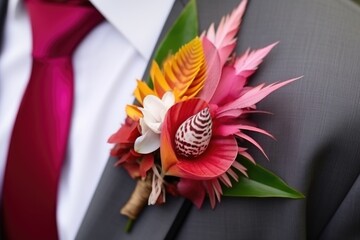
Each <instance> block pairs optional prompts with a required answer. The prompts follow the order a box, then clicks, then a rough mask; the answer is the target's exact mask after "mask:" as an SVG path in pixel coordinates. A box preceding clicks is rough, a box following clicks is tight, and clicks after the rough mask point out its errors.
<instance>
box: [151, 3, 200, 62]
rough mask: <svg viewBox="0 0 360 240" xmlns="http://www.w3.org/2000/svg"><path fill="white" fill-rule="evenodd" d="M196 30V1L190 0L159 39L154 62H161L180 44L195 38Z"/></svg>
mask: <svg viewBox="0 0 360 240" xmlns="http://www.w3.org/2000/svg"><path fill="white" fill-rule="evenodd" d="M198 31H199V24H198V15H197V8H196V1H195V0H191V1H189V3H188V4H187V5H186V6H185V8H184V9H183V10H182V12H181V13H180V15H179V17H178V18H177V19H176V21H175V22H174V24H173V25H172V27H171V28H170V29H169V31H168V32H167V34H166V35H165V37H164V39H163V40H162V41H161V43H160V45H159V48H158V49H157V50H156V52H155V55H154V56H155V57H154V59H155V60H156V62H157V63H158V64H161V63H162V62H163V61H164V59H165V58H166V57H167V56H168V55H169V54H173V53H175V52H177V51H178V50H179V49H180V47H181V46H182V45H184V44H186V43H188V42H189V41H190V40H192V39H193V38H195V37H196V36H197V35H198Z"/></svg>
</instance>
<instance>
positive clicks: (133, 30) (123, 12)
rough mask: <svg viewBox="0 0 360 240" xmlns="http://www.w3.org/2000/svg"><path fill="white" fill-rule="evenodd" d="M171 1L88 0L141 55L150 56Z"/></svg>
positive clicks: (147, 57)
mask: <svg viewBox="0 0 360 240" xmlns="http://www.w3.org/2000/svg"><path fill="white" fill-rule="evenodd" d="M174 1H175V0H151V1H149V0H131V1H126V2H125V1H124V0H90V2H91V3H92V4H93V5H94V6H95V7H96V8H97V9H98V10H99V11H100V12H101V13H102V14H103V16H104V17H105V18H106V19H107V21H108V22H110V23H111V24H112V25H113V26H114V27H115V28H116V29H117V30H118V31H120V32H121V33H122V34H123V35H124V36H125V37H126V38H127V39H128V41H129V42H130V43H131V44H132V45H133V46H134V47H135V48H136V49H137V50H138V51H139V52H140V53H141V55H142V56H143V57H145V59H150V57H151V54H152V52H153V48H154V46H155V44H156V42H157V39H158V37H159V35H160V33H161V30H162V28H163V25H164V23H165V21H166V19H167V17H168V15H169V13H170V10H171V7H172V5H173V4H174Z"/></svg>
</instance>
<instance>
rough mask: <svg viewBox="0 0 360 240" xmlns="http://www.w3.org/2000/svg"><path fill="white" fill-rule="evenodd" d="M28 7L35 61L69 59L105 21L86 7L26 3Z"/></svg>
mask: <svg viewBox="0 0 360 240" xmlns="http://www.w3.org/2000/svg"><path fill="white" fill-rule="evenodd" d="M26 5H27V9H28V11H29V15H30V20H31V27H32V35H33V56H34V57H35V58H44V57H46V58H58V57H70V56H71V55H72V53H73V52H74V50H75V48H76V47H77V45H78V44H79V43H80V42H81V40H82V39H83V38H84V37H85V36H86V35H87V33H89V32H90V31H91V30H92V29H93V28H94V27H95V26H96V25H97V24H98V23H99V22H101V21H102V20H103V17H102V16H101V14H100V13H99V12H98V11H97V10H96V9H95V8H93V7H92V6H91V5H90V4H86V3H84V4H74V3H72V2H71V1H70V2H67V3H54V2H49V1H26Z"/></svg>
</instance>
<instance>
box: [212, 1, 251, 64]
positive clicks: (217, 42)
mask: <svg viewBox="0 0 360 240" xmlns="http://www.w3.org/2000/svg"><path fill="white" fill-rule="evenodd" d="M246 5H247V0H243V1H242V2H241V3H240V4H239V6H238V7H237V8H235V9H234V10H233V11H232V13H231V14H230V15H227V16H225V17H223V18H222V19H221V21H220V24H219V26H218V28H217V31H216V33H215V28H214V25H210V28H209V30H208V33H207V34H206V38H208V39H209V40H210V41H211V42H212V43H213V44H214V46H215V47H216V49H217V50H218V52H219V56H220V62H221V65H224V63H225V62H226V61H227V59H228V57H229V56H230V54H231V53H232V52H233V50H234V47H235V45H236V35H237V33H238V31H239V27H240V23H241V18H242V16H243V15H244V12H245V8H246Z"/></svg>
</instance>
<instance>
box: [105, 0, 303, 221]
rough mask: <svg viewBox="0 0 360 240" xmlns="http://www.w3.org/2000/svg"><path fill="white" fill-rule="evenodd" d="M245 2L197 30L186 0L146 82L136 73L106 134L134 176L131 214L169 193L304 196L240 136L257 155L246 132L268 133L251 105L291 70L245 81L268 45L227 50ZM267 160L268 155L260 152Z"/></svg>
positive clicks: (213, 198) (197, 198)
mask: <svg viewBox="0 0 360 240" xmlns="http://www.w3.org/2000/svg"><path fill="white" fill-rule="evenodd" d="M246 4H247V1H246V0H243V1H242V2H241V3H240V4H239V6H238V7H236V8H235V9H234V10H233V11H232V12H231V13H230V14H229V15H227V16H225V17H223V18H222V19H221V22H220V23H219V25H218V26H217V28H216V29H215V26H214V24H212V25H211V26H210V27H209V29H208V30H207V31H205V32H203V33H202V34H201V35H198V23H197V13H196V2H195V0H191V1H190V2H189V3H188V5H187V6H186V7H185V8H184V10H183V12H182V13H181V15H180V16H179V18H178V19H177V21H176V22H175V23H174V25H173V27H172V28H171V29H170V31H169V32H168V34H167V35H166V37H165V39H164V40H163V41H162V43H161V44H160V47H159V49H158V50H157V51H156V54H155V58H154V61H153V62H152V66H151V69H150V76H149V81H138V84H137V87H136V89H135V91H134V95H135V98H136V100H137V102H136V103H135V104H133V105H128V106H127V107H126V113H127V119H126V121H125V123H124V124H123V125H122V126H121V127H120V129H119V130H118V131H117V132H116V133H114V134H113V135H112V136H111V137H110V139H109V142H110V143H115V146H114V148H113V149H112V151H111V154H112V155H113V156H116V157H117V159H118V161H117V163H116V166H120V167H123V168H125V169H126V170H127V171H128V173H129V175H130V176H131V177H132V178H134V179H135V180H136V181H137V185H136V188H135V189H134V192H133V194H132V196H131V197H130V196H129V198H130V199H129V201H128V203H126V204H125V206H124V207H123V208H122V209H121V213H122V214H124V215H126V216H127V217H128V218H129V219H130V221H133V220H135V219H136V218H137V217H138V215H139V213H140V212H141V210H142V208H143V207H144V206H145V205H146V204H149V205H155V204H162V203H165V202H166V196H167V194H171V195H174V196H177V197H184V198H187V199H189V200H191V201H192V202H193V203H194V204H195V205H196V206H197V207H199V208H200V207H201V206H202V204H203V201H204V199H205V198H206V197H208V198H209V199H210V203H211V206H212V207H213V208H214V207H215V205H216V203H217V202H220V200H221V197H222V196H232V197H286V198H303V195H302V194H301V193H299V192H297V191H296V190H295V189H293V188H291V187H289V186H288V185H287V184H286V183H285V182H284V181H282V180H281V179H280V178H279V177H277V176H276V175H275V174H273V173H271V172H269V171H268V170H266V169H264V168H262V167H261V166H260V165H259V164H257V163H256V162H255V160H254V159H253V158H252V157H251V155H250V154H249V152H248V151H247V148H245V147H244V144H243V143H244V142H250V143H251V144H252V145H254V146H255V147H256V148H258V149H259V150H260V151H261V152H262V153H264V155H265V157H266V154H265V152H264V150H263V149H262V147H261V146H260V145H259V144H258V143H257V142H256V141H255V140H254V139H253V138H251V137H250V136H249V135H248V132H249V131H250V132H251V131H253V132H258V133H262V134H264V135H267V136H270V137H272V135H271V134H270V133H268V132H266V131H265V130H263V129H261V128H260V127H258V126H257V125H256V123H254V122H251V121H250V120H249V119H248V116H249V115H251V114H253V113H259V112H261V111H260V110H258V109H257V108H256V104H257V103H258V102H260V101H261V100H263V99H264V98H265V97H266V96H268V95H269V94H270V93H272V92H274V91H275V90H277V89H279V88H281V87H283V86H285V85H288V84H289V83H291V82H293V81H295V80H296V79H298V78H294V79H290V80H287V81H282V82H277V83H273V84H270V85H265V84H261V85H258V86H251V85H250V84H249V82H250V77H251V75H252V74H253V73H254V72H255V71H256V69H257V68H258V66H259V65H260V63H261V62H262V61H263V59H264V57H265V56H266V55H267V54H268V53H269V52H270V50H271V49H272V48H273V47H274V46H275V45H276V43H273V44H270V45H269V46H266V47H264V48H262V49H259V50H253V51H250V50H247V51H245V53H243V54H242V55H239V56H237V55H236V54H235V53H234V49H235V45H236V41H237V38H236V36H237V33H238V30H239V26H240V23H241V19H242V15H243V14H244V12H245V7H246ZM266 158H267V157H266Z"/></svg>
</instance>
